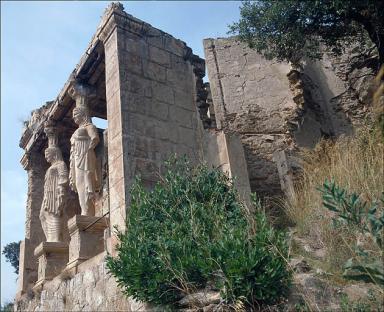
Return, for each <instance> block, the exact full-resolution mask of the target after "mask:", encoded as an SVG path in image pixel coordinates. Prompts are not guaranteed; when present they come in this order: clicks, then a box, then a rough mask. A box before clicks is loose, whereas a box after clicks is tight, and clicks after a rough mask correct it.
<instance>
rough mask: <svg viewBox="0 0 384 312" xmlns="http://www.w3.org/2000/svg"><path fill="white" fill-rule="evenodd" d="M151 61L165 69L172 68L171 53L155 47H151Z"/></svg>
mask: <svg viewBox="0 0 384 312" xmlns="http://www.w3.org/2000/svg"><path fill="white" fill-rule="evenodd" d="M149 59H150V60H151V61H152V62H155V63H157V64H160V65H162V66H165V67H170V66H171V57H170V53H169V52H168V51H165V50H163V49H159V48H157V47H154V46H149Z"/></svg>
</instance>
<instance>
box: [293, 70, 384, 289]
mask: <svg viewBox="0 0 384 312" xmlns="http://www.w3.org/2000/svg"><path fill="white" fill-rule="evenodd" d="M383 76H384V66H383V67H382V68H381V70H380V72H379V75H378V77H377V78H376V83H377V86H376V87H377V89H376V92H375V94H374V96H373V111H374V116H375V120H373V121H372V120H369V121H367V125H366V126H363V127H361V128H359V129H358V130H356V133H355V134H354V135H353V136H351V137H340V138H338V139H337V140H335V141H329V140H328V141H326V140H324V141H321V142H320V143H319V144H318V145H317V147H316V148H315V149H314V150H312V151H309V150H306V151H302V153H301V158H302V175H301V179H300V182H298V183H297V185H296V194H297V196H296V197H294V198H292V199H291V201H290V202H289V203H288V204H287V212H288V215H289V217H290V218H291V220H292V221H293V222H294V223H295V224H296V230H297V232H298V235H299V236H301V237H306V238H307V240H308V241H309V242H310V243H311V244H312V246H314V247H318V248H319V247H320V248H325V249H326V255H327V256H326V259H325V262H326V266H327V268H326V269H327V270H328V271H329V272H331V273H333V274H334V275H336V276H337V275H338V276H340V277H344V278H347V279H352V280H359V281H365V282H370V283H374V284H376V285H379V286H381V287H383V286H384V265H383V251H384V250H383V247H384V246H383V241H384V157H383V155H384V123H383V120H384V98H383V95H384V83H383Z"/></svg>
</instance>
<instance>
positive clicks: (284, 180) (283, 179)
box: [273, 151, 295, 200]
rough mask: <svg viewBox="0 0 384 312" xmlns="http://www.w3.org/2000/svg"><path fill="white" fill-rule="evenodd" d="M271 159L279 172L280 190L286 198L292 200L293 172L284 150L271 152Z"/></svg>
mask: <svg viewBox="0 0 384 312" xmlns="http://www.w3.org/2000/svg"><path fill="white" fill-rule="evenodd" d="M273 160H274V162H275V163H276V166H277V171H278V173H279V178H280V185H281V190H282V191H283V192H284V194H285V195H286V196H287V198H289V199H291V200H294V199H295V188H294V183H293V173H292V168H291V166H290V164H289V162H288V159H287V155H286V153H285V151H276V152H275V153H274V154H273Z"/></svg>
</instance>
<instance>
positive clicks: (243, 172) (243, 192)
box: [203, 130, 251, 207]
mask: <svg viewBox="0 0 384 312" xmlns="http://www.w3.org/2000/svg"><path fill="white" fill-rule="evenodd" d="M203 160H204V161H205V162H206V163H207V164H208V165H210V166H213V167H215V168H220V169H221V170H222V171H223V172H225V173H226V174H227V175H228V176H229V177H230V178H234V186H235V187H236V189H237V190H238V192H239V194H240V196H241V198H242V199H243V200H244V202H245V203H246V204H247V205H248V207H251V204H250V195H251V188H250V185H249V176H248V170H247V163H246V161H245V156H244V150H243V147H242V145H241V141H240V139H239V137H238V136H237V135H236V134H232V135H227V134H225V133H224V132H223V131H217V130H210V131H205V132H204V136H203Z"/></svg>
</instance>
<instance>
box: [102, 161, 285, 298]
mask: <svg viewBox="0 0 384 312" xmlns="http://www.w3.org/2000/svg"><path fill="white" fill-rule="evenodd" d="M166 165H167V172H166V174H165V176H164V177H163V178H162V179H161V181H160V182H158V183H157V184H156V186H155V187H154V189H153V190H151V191H147V190H145V189H144V187H143V186H142V184H141V183H140V180H139V179H137V180H136V182H135V183H134V185H133V187H132V190H131V204H130V207H129V210H128V213H127V222H126V231H125V232H120V231H118V238H119V241H120V242H119V244H118V246H117V257H116V258H113V257H110V256H109V257H108V259H107V266H108V269H109V270H110V272H111V273H112V274H113V275H114V276H115V277H116V279H117V282H118V284H119V286H120V287H121V288H123V291H124V292H125V294H126V295H128V296H133V297H134V298H135V299H138V300H141V301H145V302H149V303H154V304H174V303H175V302H176V301H178V300H179V299H180V298H181V297H182V296H183V295H185V294H188V293H191V292H193V291H195V290H196V289H201V288H204V287H206V286H207V284H208V283H209V284H210V285H212V284H214V285H215V287H217V288H218V289H220V290H221V291H222V295H223V297H224V298H225V299H226V300H227V302H234V301H236V300H238V299H239V298H243V300H244V301H247V302H248V303H249V304H252V303H253V302H255V301H258V302H261V303H264V302H267V303H270V302H274V301H276V300H278V299H279V298H280V297H282V296H284V295H285V294H286V292H287V290H288V288H289V284H290V278H291V276H290V273H289V271H288V270H287V268H286V263H287V262H286V258H287V250H288V249H287V245H286V240H285V238H284V236H283V234H281V233H277V232H275V231H274V230H273V229H272V228H271V226H270V225H269V224H268V223H267V220H266V218H265V214H264V213H263V212H262V211H261V210H260V205H259V202H257V201H255V202H256V203H257V207H256V208H257V209H256V213H254V215H252V217H251V215H250V214H249V213H248V210H247V209H246V208H245V206H244V205H243V204H242V203H241V201H240V200H239V198H238V195H237V193H236V191H235V190H234V188H233V185H232V183H231V181H230V180H229V179H228V177H227V176H226V175H225V174H223V173H222V172H221V171H219V170H217V169H209V168H208V167H206V166H204V165H200V166H198V167H197V168H195V169H192V168H191V166H190V165H189V164H188V162H187V161H186V160H175V159H172V160H170V161H169V162H167V163H166ZM244 298H245V299H244Z"/></svg>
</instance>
